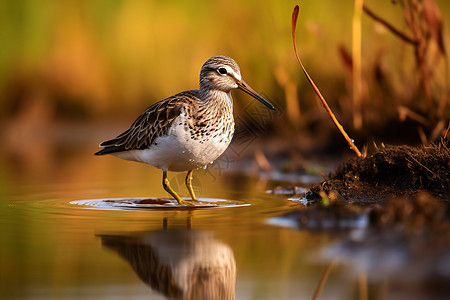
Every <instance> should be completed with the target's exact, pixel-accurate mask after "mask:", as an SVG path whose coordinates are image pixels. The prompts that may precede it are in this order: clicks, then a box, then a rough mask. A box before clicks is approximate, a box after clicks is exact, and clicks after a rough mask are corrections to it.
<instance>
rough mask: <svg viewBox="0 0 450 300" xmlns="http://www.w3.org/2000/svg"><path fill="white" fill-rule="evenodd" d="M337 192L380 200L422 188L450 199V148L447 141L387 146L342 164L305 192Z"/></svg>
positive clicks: (363, 199) (314, 196)
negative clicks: (413, 145) (431, 143)
mask: <svg viewBox="0 0 450 300" xmlns="http://www.w3.org/2000/svg"><path fill="white" fill-rule="evenodd" d="M333 191H334V192H336V193H337V195H338V196H339V197H342V198H343V199H344V200H347V201H348V200H351V201H352V202H378V201H381V200H385V199H386V198H388V197H392V196H398V195H414V194H416V193H417V192H419V191H426V192H428V193H429V194H431V195H433V196H435V197H437V198H440V199H444V200H450V150H449V147H448V145H447V143H445V142H440V143H438V144H433V145H430V146H421V147H410V146H386V147H381V148H379V149H376V150H375V151H374V152H373V153H372V154H370V155H368V156H366V157H360V158H353V159H350V160H348V161H346V162H344V163H343V164H341V165H340V166H339V167H338V168H337V169H336V172H335V173H334V174H331V175H330V176H329V178H328V179H326V180H324V181H323V182H321V183H320V184H316V185H314V186H312V187H311V189H310V191H309V192H308V193H306V195H305V196H306V198H307V199H309V200H317V199H320V198H321V197H322V196H321V193H322V195H323V192H325V193H326V194H329V193H331V192H333Z"/></svg>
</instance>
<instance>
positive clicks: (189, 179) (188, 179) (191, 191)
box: [186, 170, 197, 201]
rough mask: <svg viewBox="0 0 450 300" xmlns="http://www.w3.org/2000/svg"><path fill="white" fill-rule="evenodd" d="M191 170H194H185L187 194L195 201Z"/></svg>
mask: <svg viewBox="0 0 450 300" xmlns="http://www.w3.org/2000/svg"><path fill="white" fill-rule="evenodd" d="M192 172H194V171H193V170H190V171H188V172H187V175H186V187H187V189H188V191H189V194H190V195H191V198H192V200H194V201H197V197H195V193H194V189H193V188H192Z"/></svg>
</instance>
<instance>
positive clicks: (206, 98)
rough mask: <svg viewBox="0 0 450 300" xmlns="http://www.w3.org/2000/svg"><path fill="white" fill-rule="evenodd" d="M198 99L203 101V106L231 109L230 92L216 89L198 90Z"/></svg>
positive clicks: (231, 99)
mask: <svg viewBox="0 0 450 300" xmlns="http://www.w3.org/2000/svg"><path fill="white" fill-rule="evenodd" d="M199 94H200V99H202V100H203V102H204V103H205V105H208V106H209V105H214V106H216V107H220V106H224V107H232V106H233V98H232V97H231V92H228V93H227V92H224V91H221V90H217V89H200V90H199Z"/></svg>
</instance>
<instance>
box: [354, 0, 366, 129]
mask: <svg viewBox="0 0 450 300" xmlns="http://www.w3.org/2000/svg"><path fill="white" fill-rule="evenodd" d="M363 4H364V0H355V10H354V12H353V21H352V54H353V72H352V75H353V106H354V110H353V126H354V127H355V129H357V130H359V129H361V127H362V123H363V118H362V112H361V106H362V103H361V102H362V88H361V87H362V85H361V16H362V10H363Z"/></svg>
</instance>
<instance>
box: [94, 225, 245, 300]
mask: <svg viewBox="0 0 450 300" xmlns="http://www.w3.org/2000/svg"><path fill="white" fill-rule="evenodd" d="M101 239H102V245H103V246H106V247H107V248H109V249H111V250H113V251H115V252H117V254H119V255H120V256H121V257H122V258H123V259H125V260H126V261H127V262H128V263H129V264H130V266H131V267H132V268H133V270H134V271H135V272H136V274H137V275H138V276H139V278H140V279H141V280H142V281H143V282H145V283H146V284H147V285H149V286H150V287H151V288H152V289H153V290H155V291H158V292H160V293H162V294H164V295H165V296H167V297H169V298H170V299H234V298H235V296H234V295H235V282H236V263H235V259H234V253H233V250H232V249H231V248H230V246H228V245H227V244H225V243H223V242H221V241H219V240H217V239H216V238H215V237H214V233H213V232H212V231H204V230H190V229H176V230H167V229H164V230H156V231H148V232H144V233H141V234H139V235H101Z"/></svg>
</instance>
